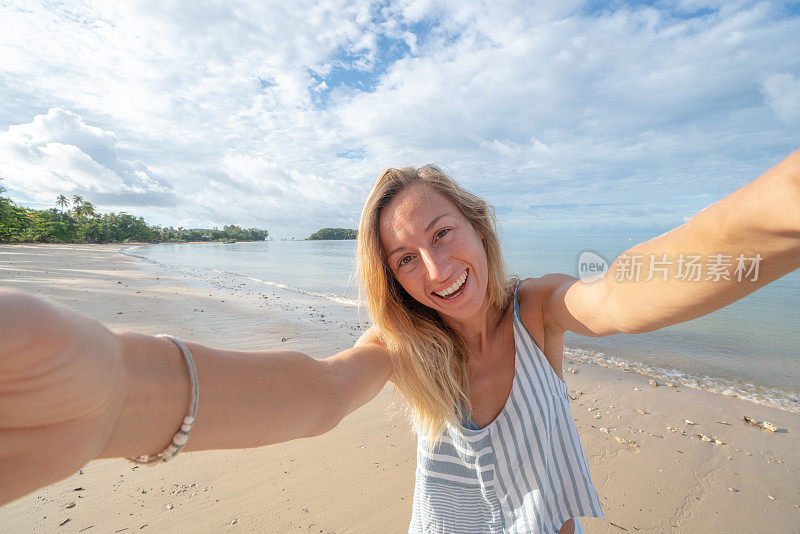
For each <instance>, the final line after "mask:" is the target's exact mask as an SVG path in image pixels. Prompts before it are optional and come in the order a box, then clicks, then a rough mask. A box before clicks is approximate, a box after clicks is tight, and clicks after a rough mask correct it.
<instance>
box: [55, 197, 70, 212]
mask: <svg viewBox="0 0 800 534" xmlns="http://www.w3.org/2000/svg"><path fill="white" fill-rule="evenodd" d="M56 206H61V213H64V208H66V207H67V206H69V200H67V197H65V196H64V195H58V198H57V199H56Z"/></svg>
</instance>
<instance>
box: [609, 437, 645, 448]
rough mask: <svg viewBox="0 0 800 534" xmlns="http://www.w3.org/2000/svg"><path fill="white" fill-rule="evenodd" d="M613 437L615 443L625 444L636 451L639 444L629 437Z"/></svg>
mask: <svg viewBox="0 0 800 534" xmlns="http://www.w3.org/2000/svg"><path fill="white" fill-rule="evenodd" d="M614 439H615V440H617V443H620V444H622V445H625V446H626V447H628V449H630V450H633V451H638V449H639V445H637V444H636V442H635V441H633V440H631V439H625V438H621V437H619V436H614Z"/></svg>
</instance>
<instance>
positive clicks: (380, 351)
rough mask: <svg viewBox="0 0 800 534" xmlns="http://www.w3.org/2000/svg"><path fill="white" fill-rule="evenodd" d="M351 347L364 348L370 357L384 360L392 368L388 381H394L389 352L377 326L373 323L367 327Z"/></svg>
mask: <svg viewBox="0 0 800 534" xmlns="http://www.w3.org/2000/svg"><path fill="white" fill-rule="evenodd" d="M353 348H354V349H359V348H360V349H366V351H367V352H368V353H369V355H370V359H372V360H379V361H381V362H384V363H385V364H386V365H388V366H389V367H390V368H392V373H391V376H390V378H389V381H390V382H392V383H395V380H394V369H393V366H392V358H391V354H390V352H389V349H388V348H386V344H385V343H384V341H383V339H382V337H381V334H380V329H379V328H378V327H377V326H374V325H373V326H371V327H369V328H368V329H367V330H366V331H365V332H364V333H363V334H361V337H359V338H358V340H357V341H356V343H355V345H353Z"/></svg>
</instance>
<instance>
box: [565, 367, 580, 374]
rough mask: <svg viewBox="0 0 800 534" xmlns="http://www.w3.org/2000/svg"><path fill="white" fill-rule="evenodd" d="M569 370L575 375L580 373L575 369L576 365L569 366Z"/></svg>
mask: <svg viewBox="0 0 800 534" xmlns="http://www.w3.org/2000/svg"><path fill="white" fill-rule="evenodd" d="M567 372H568V373H572V374H573V375H577V374H578V370H577V369H575V368H574V367H567Z"/></svg>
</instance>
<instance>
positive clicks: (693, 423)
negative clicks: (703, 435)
mask: <svg viewBox="0 0 800 534" xmlns="http://www.w3.org/2000/svg"><path fill="white" fill-rule="evenodd" d="M683 422H684V423H686V424H687V425H689V426H694V425H696V424H697V423H695V422H694V421H692V420H689V419H684V420H683Z"/></svg>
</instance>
